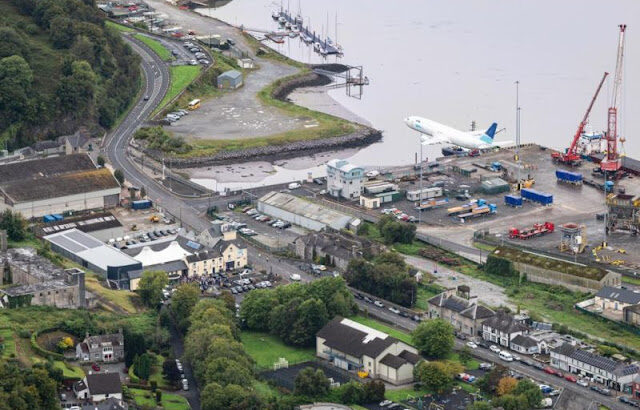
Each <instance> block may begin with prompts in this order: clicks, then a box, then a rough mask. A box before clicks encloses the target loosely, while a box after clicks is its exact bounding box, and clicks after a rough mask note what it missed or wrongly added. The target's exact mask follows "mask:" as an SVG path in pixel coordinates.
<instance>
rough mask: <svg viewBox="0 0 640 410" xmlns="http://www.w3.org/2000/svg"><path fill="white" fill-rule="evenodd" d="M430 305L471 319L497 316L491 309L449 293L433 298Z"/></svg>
mask: <svg viewBox="0 0 640 410" xmlns="http://www.w3.org/2000/svg"><path fill="white" fill-rule="evenodd" d="M429 303H430V304H432V305H435V306H438V307H442V308H445V309H449V310H452V311H454V312H457V313H460V315H462V316H464V317H468V318H469V319H486V318H489V317H492V316H493V315H495V312H494V311H493V310H491V309H489V308H486V307H484V306H481V305H478V304H477V303H475V302H470V301H469V300H467V299H464V298H461V297H459V296H455V295H447V292H442V293H440V294H438V295H436V296H434V297H432V298H431V299H429Z"/></svg>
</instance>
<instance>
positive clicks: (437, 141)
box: [420, 134, 451, 145]
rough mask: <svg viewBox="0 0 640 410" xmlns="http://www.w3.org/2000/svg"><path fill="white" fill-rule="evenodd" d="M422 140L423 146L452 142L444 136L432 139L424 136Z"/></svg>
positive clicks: (438, 135) (436, 136)
mask: <svg viewBox="0 0 640 410" xmlns="http://www.w3.org/2000/svg"><path fill="white" fill-rule="evenodd" d="M420 140H421V141H422V145H434V144H446V143H449V142H451V141H449V138H447V137H445V136H444V135H442V134H436V135H434V136H432V137H430V136H428V135H424V134H422V135H421V136H420Z"/></svg>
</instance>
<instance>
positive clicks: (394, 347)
mask: <svg viewBox="0 0 640 410" xmlns="http://www.w3.org/2000/svg"><path fill="white" fill-rule="evenodd" d="M316 356H318V357H320V358H322V359H325V360H328V361H329V362H330V363H332V364H333V365H334V366H336V367H339V368H341V369H344V370H347V371H358V372H360V371H364V372H366V373H368V375H369V377H371V378H372V379H378V378H379V379H382V380H384V381H387V382H389V383H391V384H396V385H397V384H404V383H411V382H413V369H414V367H415V365H416V364H417V363H418V362H419V361H420V360H422V358H421V357H420V355H418V351H417V350H416V349H415V348H414V347H412V346H409V345H408V344H406V343H404V342H401V341H400V340H398V339H396V338H393V337H391V336H389V335H388V334H386V333H383V332H380V331H379V330H375V329H372V328H370V327H368V326H365V325H362V324H360V323H357V322H354V321H353V320H350V319H345V318H342V317H340V316H338V317H336V318H334V319H333V320H332V321H330V322H329V323H327V324H326V325H325V326H324V327H323V328H322V329H320V331H319V332H318V333H317V335H316Z"/></svg>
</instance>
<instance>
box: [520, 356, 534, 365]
mask: <svg viewBox="0 0 640 410" xmlns="http://www.w3.org/2000/svg"><path fill="white" fill-rule="evenodd" d="M520 363H522V364H523V365H525V366H533V362H532V361H531V360H529V359H527V358H526V357H521V358H520Z"/></svg>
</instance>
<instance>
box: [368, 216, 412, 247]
mask: <svg viewBox="0 0 640 410" xmlns="http://www.w3.org/2000/svg"><path fill="white" fill-rule="evenodd" d="M376 226H377V228H378V230H379V231H380V235H381V236H382V238H383V239H384V243H386V244H387V245H391V244H394V243H411V242H413V240H414V238H415V237H416V226H415V225H414V224H410V223H406V222H400V221H398V220H397V219H395V218H394V217H392V216H391V215H383V216H382V218H380V220H378V223H377V224H376Z"/></svg>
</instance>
